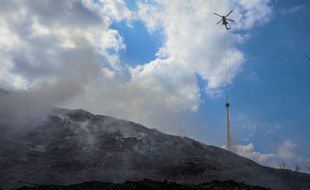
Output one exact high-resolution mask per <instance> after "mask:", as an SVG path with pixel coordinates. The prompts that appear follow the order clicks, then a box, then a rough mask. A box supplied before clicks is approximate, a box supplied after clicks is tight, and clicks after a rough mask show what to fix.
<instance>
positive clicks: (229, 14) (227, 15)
mask: <svg viewBox="0 0 310 190" xmlns="http://www.w3.org/2000/svg"><path fill="white" fill-rule="evenodd" d="M232 12H233V10H231V11H230V12H229V13H228V14H227V15H226V16H225V17H228V16H229V15H230V14H231V13H232Z"/></svg>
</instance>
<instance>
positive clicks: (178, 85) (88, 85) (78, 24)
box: [0, 0, 271, 124]
mask: <svg viewBox="0 0 310 190" xmlns="http://www.w3.org/2000/svg"><path fill="white" fill-rule="evenodd" d="M233 7H234V8H235V9H234V13H233V14H232V18H233V19H235V20H236V21H237V24H236V25H234V26H233V28H235V30H234V31H233V32H231V33H230V34H229V36H228V37H229V40H227V44H228V50H227V69H228V71H229V75H228V80H229V82H230V83H232V82H233V78H234V77H235V76H236V74H237V73H238V72H239V71H240V68H241V66H242V64H243V62H244V60H245V56H244V55H243V52H241V51H240V50H239V49H238V48H237V46H236V45H237V44H240V43H244V41H245V40H246V39H247V38H248V37H249V36H248V35H247V34H245V35H244V34H239V33H238V31H240V30H243V29H246V30H247V29H250V28H252V27H255V26H256V25H257V24H260V23H262V22H265V21H266V20H268V16H269V14H270V11H271V8H270V7H269V3H268V1H266V0H255V1H221V2H219V1H216V0H212V1H208V2H206V1H204V0H196V1H185V0H178V1H176V0H173V1H159V0H156V1H154V2H152V3H149V4H146V3H144V2H142V1H139V3H138V12H137V13H133V12H132V11H130V10H129V9H128V8H127V7H126V4H125V3H124V1H121V0H105V1H97V3H94V2H93V1H92V0H68V1H54V0H41V1H30V0H22V1H19V0H12V1H1V2H0V17H1V22H0V24H1V29H0V34H1V35H2V36H5V38H1V41H0V49H1V53H0V55H1V58H2V60H1V67H0V72H1V73H2V75H1V77H0V80H1V81H0V82H1V85H2V86H6V87H11V88H14V89H28V90H29V91H31V92H34V93H37V94H39V95H41V96H42V98H41V99H42V101H44V100H45V101H47V102H48V103H50V104H53V105H60V106H69V107H70V108H84V109H87V110H89V111H91V112H95V113H101V114H108V115H113V116H116V117H121V118H125V119H131V120H135V121H137V122H143V123H144V124H150V123H151V122H150V118H154V117H153V116H158V115H165V114H166V113H174V112H182V111H195V110H197V109H198V108H199V104H200V96H201V93H203V92H200V90H199V87H198V84H197V79H196V75H197V74H198V75H200V76H201V77H202V78H203V79H204V80H206V81H207V88H206V89H207V93H208V94H212V93H213V94H215V93H214V92H219V89H220V88H221V87H223V86H224V85H225V77H224V76H225V75H224V70H225V69H224V61H225V58H224V57H225V56H224V55H223V32H224V30H223V27H222V26H219V25H215V23H216V22H217V19H218V18H217V17H216V16H214V15H213V12H214V11H219V12H220V13H225V12H228V11H229V10H230V9H232V8H233ZM12 10H14V11H12ZM133 19H142V20H143V21H144V22H145V24H146V26H147V27H148V29H149V31H150V32H153V31H155V30H157V31H158V32H160V33H162V34H163V36H164V40H163V41H164V42H163V46H162V47H161V49H160V50H159V51H158V53H157V55H158V57H157V58H156V59H155V60H153V61H151V62H149V63H145V64H144V65H138V66H137V67H130V66H128V65H124V64H123V63H121V62H120V59H119V56H120V55H119V53H120V51H121V50H124V49H126V44H124V39H123V37H122V36H121V35H120V33H119V32H118V31H117V30H115V29H111V24H112V23H114V22H119V21H126V22H127V23H128V24H129V25H130V22H132V21H133ZM12 42H14V43H12ZM111 50H113V51H111Z"/></svg>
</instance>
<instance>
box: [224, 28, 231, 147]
mask: <svg viewBox="0 0 310 190" xmlns="http://www.w3.org/2000/svg"><path fill="white" fill-rule="evenodd" d="M227 32H228V31H225V33H224V48H225V83H226V84H225V87H226V103H225V107H226V133H227V134H226V148H227V150H231V136H230V116H229V106H230V102H229V93H228V78H227V45H226V35H227Z"/></svg>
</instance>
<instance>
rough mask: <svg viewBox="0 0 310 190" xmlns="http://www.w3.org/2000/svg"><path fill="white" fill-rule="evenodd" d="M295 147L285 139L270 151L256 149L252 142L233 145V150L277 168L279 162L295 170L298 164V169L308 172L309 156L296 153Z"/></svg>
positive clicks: (286, 167) (309, 171) (295, 145)
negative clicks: (262, 151) (263, 151)
mask: <svg viewBox="0 0 310 190" xmlns="http://www.w3.org/2000/svg"><path fill="white" fill-rule="evenodd" d="M297 147H298V146H297V144H295V143H294V142H292V141H291V140H289V139H287V140H284V141H283V142H281V143H280V144H279V145H278V147H277V148H276V150H274V152H272V153H261V152H258V151H256V150H255V147H254V145H253V143H249V144H246V145H234V146H233V152H235V153H237V154H239V155H240V156H243V157H246V158H248V159H251V160H254V161H256V162H258V163H260V164H262V165H266V166H269V167H274V168H279V166H280V164H282V163H285V169H290V170H295V169H296V166H297V165H298V166H299V168H300V171H302V172H306V173H310V170H309V166H310V158H307V157H304V156H301V155H299V154H297V153H296V149H297ZM224 148H225V146H224Z"/></svg>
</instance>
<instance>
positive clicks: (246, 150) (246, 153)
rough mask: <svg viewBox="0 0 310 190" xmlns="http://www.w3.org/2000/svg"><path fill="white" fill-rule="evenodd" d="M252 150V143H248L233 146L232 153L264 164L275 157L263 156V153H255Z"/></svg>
mask: <svg viewBox="0 0 310 190" xmlns="http://www.w3.org/2000/svg"><path fill="white" fill-rule="evenodd" d="M254 149H255V148H254V145H253V143H249V144H247V145H235V146H234V152H236V153H237V154H239V155H240V156H243V157H246V158H249V159H251V160H254V161H256V162H258V163H264V162H266V161H268V160H270V159H271V158H273V157H274V156H275V155H274V154H272V153H269V154H264V153H260V152H256V151H255V150H254Z"/></svg>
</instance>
